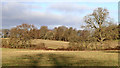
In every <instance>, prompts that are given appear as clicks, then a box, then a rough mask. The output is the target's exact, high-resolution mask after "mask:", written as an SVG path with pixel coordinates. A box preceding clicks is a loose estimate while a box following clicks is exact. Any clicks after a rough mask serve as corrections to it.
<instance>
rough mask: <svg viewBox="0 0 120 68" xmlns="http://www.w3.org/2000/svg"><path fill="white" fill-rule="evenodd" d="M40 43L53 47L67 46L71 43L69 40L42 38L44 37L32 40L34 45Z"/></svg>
mask: <svg viewBox="0 0 120 68" xmlns="http://www.w3.org/2000/svg"><path fill="white" fill-rule="evenodd" d="M40 43H44V44H45V46H46V47H48V48H51V49H57V48H67V47H68V45H69V42H63V41H53V40H42V39H34V40H32V44H34V45H39V44H40Z"/></svg>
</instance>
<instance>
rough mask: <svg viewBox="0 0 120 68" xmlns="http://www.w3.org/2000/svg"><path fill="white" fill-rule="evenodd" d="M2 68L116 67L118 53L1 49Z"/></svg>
mask: <svg viewBox="0 0 120 68" xmlns="http://www.w3.org/2000/svg"><path fill="white" fill-rule="evenodd" d="M2 65H3V66H118V51H45V50H28V49H9V48H2Z"/></svg>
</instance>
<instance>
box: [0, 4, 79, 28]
mask: <svg viewBox="0 0 120 68" xmlns="http://www.w3.org/2000/svg"><path fill="white" fill-rule="evenodd" d="M2 7H3V9H2V12H3V13H2V17H3V18H2V20H3V22H2V26H3V28H11V27H13V26H16V25H20V24H22V23H28V24H35V25H40V26H41V25H46V26H49V25H50V27H52V26H55V25H65V26H75V25H78V26H80V22H81V17H80V16H74V15H59V14H54V13H46V12H39V11H32V10H31V9H30V7H31V6H30V5H26V4H22V3H8V4H4V5H3V6H2ZM76 28H77V26H76Z"/></svg>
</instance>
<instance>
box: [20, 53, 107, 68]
mask: <svg viewBox="0 0 120 68" xmlns="http://www.w3.org/2000/svg"><path fill="white" fill-rule="evenodd" d="M45 58H46V59H48V60H46V59H45ZM22 59H28V60H29V62H27V63H24V62H23V64H24V66H26V65H27V66H32V67H33V68H37V66H46V65H48V64H50V66H54V67H53V68H56V67H57V66H101V65H104V64H105V63H106V61H100V60H96V59H86V58H84V57H79V58H77V59H76V57H75V56H71V55H69V56H66V55H62V54H61V55H60V54H50V53H48V54H36V55H32V56H30V55H24V56H22ZM44 60H45V61H44ZM48 66H49V65H48ZM57 68H58V67H57Z"/></svg>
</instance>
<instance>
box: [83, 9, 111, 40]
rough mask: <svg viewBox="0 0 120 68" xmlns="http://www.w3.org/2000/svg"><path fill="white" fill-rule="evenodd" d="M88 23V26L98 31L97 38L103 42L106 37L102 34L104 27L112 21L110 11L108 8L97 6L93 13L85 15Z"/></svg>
mask: <svg viewBox="0 0 120 68" xmlns="http://www.w3.org/2000/svg"><path fill="white" fill-rule="evenodd" d="M84 19H85V22H86V24H87V26H86V27H88V28H91V29H95V30H97V31H98V36H97V40H98V41H99V42H102V41H103V40H104V39H105V38H104V37H103V36H102V30H103V29H102V27H103V26H105V25H106V26H107V25H108V24H109V23H110V22H111V21H110V17H109V12H108V10H107V9H103V8H97V9H95V10H94V11H93V13H92V14H89V15H87V16H85V17H84Z"/></svg>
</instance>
